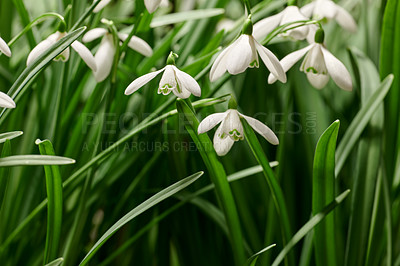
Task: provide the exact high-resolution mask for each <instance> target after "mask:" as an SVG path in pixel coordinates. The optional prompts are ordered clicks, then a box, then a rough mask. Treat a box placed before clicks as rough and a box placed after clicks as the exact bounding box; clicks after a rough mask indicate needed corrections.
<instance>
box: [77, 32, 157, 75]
mask: <svg viewBox="0 0 400 266" xmlns="http://www.w3.org/2000/svg"><path fill="white" fill-rule="evenodd" d="M100 37H102V40H101V43H100V46H99V49H98V50H97V52H96V54H95V56H94V60H95V62H96V65H97V71H93V74H94V77H95V79H96V81H97V82H101V81H103V80H105V79H106V78H107V77H108V75H109V74H110V72H111V68H112V65H113V61H114V56H115V52H116V50H117V49H116V47H115V44H114V40H113V36H112V34H110V33H109V32H108V30H107V29H103V28H94V29H92V30H90V31H88V32H87V33H86V34H85V35H84V36H83V38H82V41H83V42H91V41H93V40H95V39H98V38H100ZM118 37H119V38H120V40H121V41H125V40H126V38H128V34H125V33H118ZM128 47H130V48H131V49H132V50H135V51H137V52H139V53H140V54H142V55H144V56H151V55H152V54H153V50H152V49H151V47H150V45H148V44H147V43H146V42H145V41H144V40H142V39H140V38H139V37H136V36H132V38H131V39H130V40H129V42H128Z"/></svg>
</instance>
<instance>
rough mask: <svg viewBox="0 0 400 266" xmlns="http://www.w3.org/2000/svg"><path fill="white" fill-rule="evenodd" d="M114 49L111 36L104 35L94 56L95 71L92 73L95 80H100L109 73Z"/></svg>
mask: <svg viewBox="0 0 400 266" xmlns="http://www.w3.org/2000/svg"><path fill="white" fill-rule="evenodd" d="M115 50H116V49H115V47H114V43H113V39H112V36H111V35H109V34H107V35H105V36H104V37H103V39H102V40H101V43H100V46H99V49H98V50H97V52H96V55H95V56H94V60H95V61H96V66H97V71H95V72H93V74H94V78H95V79H96V81H97V82H102V81H103V80H105V79H106V78H107V77H108V75H109V74H110V72H111V68H112V65H113V62H114V55H115Z"/></svg>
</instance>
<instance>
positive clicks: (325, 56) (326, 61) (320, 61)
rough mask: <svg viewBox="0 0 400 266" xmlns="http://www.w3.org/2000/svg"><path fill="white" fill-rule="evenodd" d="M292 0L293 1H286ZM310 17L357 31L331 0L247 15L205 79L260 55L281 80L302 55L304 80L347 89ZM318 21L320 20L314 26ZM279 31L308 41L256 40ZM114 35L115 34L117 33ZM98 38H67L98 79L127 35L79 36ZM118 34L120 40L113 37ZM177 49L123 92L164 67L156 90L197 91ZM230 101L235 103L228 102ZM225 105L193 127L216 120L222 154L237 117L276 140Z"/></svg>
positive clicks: (237, 136) (255, 62)
mask: <svg viewBox="0 0 400 266" xmlns="http://www.w3.org/2000/svg"><path fill="white" fill-rule="evenodd" d="M291 2H293V1H291ZM109 3H110V0H102V1H100V2H99V3H98V5H97V6H96V8H95V9H94V12H99V11H100V10H102V9H103V8H104V7H105V6H106V5H108V4H109ZM144 3H145V6H146V8H147V10H148V12H149V13H152V12H154V11H155V10H156V9H157V8H158V7H159V6H160V4H162V0H144ZM310 19H315V20H322V19H335V20H336V21H337V22H338V24H339V25H341V26H343V27H344V28H345V29H347V30H349V31H352V32H354V31H356V29H357V25H356V23H355V21H354V19H353V18H352V17H351V15H350V14H349V13H348V12H347V11H346V10H345V9H343V8H342V7H340V6H338V5H336V4H335V3H334V2H333V1H331V0H315V1H313V2H311V3H310V4H307V5H305V6H304V7H302V8H299V7H297V6H295V5H289V6H287V7H286V8H285V9H284V10H283V11H282V12H280V13H278V14H276V15H273V16H271V17H268V18H265V19H262V20H260V21H259V22H257V23H256V24H254V27H253V23H252V21H251V16H249V17H248V19H247V20H246V21H245V23H244V25H243V28H242V33H241V34H240V36H239V37H238V38H237V39H236V40H235V41H233V42H232V43H231V44H230V45H229V46H228V47H226V48H225V49H224V50H222V51H221V52H220V54H219V55H218V56H217V57H216V59H215V61H214V63H213V65H212V67H211V70H210V76H209V77H210V81H215V80H217V79H218V78H220V77H221V76H222V75H224V73H225V72H229V73H230V74H232V75H237V74H240V73H243V72H244V71H246V69H247V68H249V67H250V68H254V67H256V68H258V67H259V57H261V60H262V61H263V62H264V64H265V66H266V67H267V69H268V70H269V71H270V74H269V77H268V83H270V84H271V83H273V82H275V81H277V80H279V81H281V82H283V83H285V82H286V80H287V78H286V72H287V71H288V70H289V69H290V68H291V67H292V66H293V65H294V64H295V63H296V62H297V61H299V60H300V59H301V58H302V57H303V56H304V57H305V58H304V61H303V63H302V64H301V66H300V70H301V71H302V72H304V73H306V75H307V78H308V80H309V82H310V83H311V84H312V85H313V86H314V87H315V88H318V89H321V88H323V87H324V86H325V85H326V84H327V83H328V81H329V77H332V79H333V81H334V82H335V83H336V84H337V85H338V86H339V87H340V88H342V89H344V90H351V89H352V81H351V76H350V74H349V72H348V71H347V69H346V67H345V66H344V65H343V63H341V62H340V61H339V60H338V59H337V58H336V57H335V56H333V55H332V54H331V53H330V52H329V51H328V50H327V49H326V48H325V45H324V31H323V30H322V28H321V25H320V22H319V21H318V22H316V21H311V20H310ZM317 24H318V25H319V26H317ZM277 27H281V28H280V31H278V33H279V35H280V36H282V37H284V38H287V37H288V38H290V39H292V40H305V39H306V40H307V41H308V42H309V43H310V44H309V45H308V46H307V47H305V48H302V49H300V50H298V51H295V52H292V53H290V54H288V55H287V56H285V57H284V58H283V59H282V60H281V61H279V59H278V58H277V57H276V56H275V55H274V54H273V53H272V52H271V51H270V50H269V49H267V48H266V47H265V46H263V45H262V44H261V43H262V41H263V40H264V39H266V38H267V37H271V36H270V34H272V32H273V31H274V30H275V29H276V28H277ZM65 28H66V25H65V22H64V21H62V23H60V26H59V28H58V30H57V31H56V32H55V33H53V34H51V35H50V36H49V37H47V38H46V39H45V40H43V41H42V42H40V43H39V44H38V45H37V46H36V47H35V48H34V49H33V50H32V51H31V52H30V54H29V55H28V58H27V65H28V66H29V65H31V64H33V63H34V62H35V60H37V58H38V57H39V56H40V55H41V54H42V53H43V52H44V51H46V50H48V49H49V48H50V46H52V45H53V44H54V43H56V42H57V41H58V40H60V39H61V38H62V37H64V36H65V35H66V34H67V33H66V31H65ZM116 35H117V37H116ZM100 37H101V38H102V40H101V43H100V45H99V47H98V49H97V52H96V53H95V55H94V56H93V55H92V53H91V51H90V50H89V49H88V48H86V46H84V45H83V44H82V43H80V42H79V41H74V42H73V43H72V44H71V47H72V49H74V50H75V51H76V52H77V53H78V54H79V55H80V57H81V58H82V59H83V60H84V62H85V63H86V64H87V65H88V66H89V68H91V69H92V71H93V74H94V77H95V79H96V81H97V82H101V81H103V80H105V79H106V78H107V77H108V76H109V74H110V72H111V69H112V66H113V63H114V57H115V54H116V51H117V45H119V44H120V41H122V42H124V41H126V40H127V38H128V37H129V35H128V34H125V33H115V31H114V34H112V33H110V32H109V30H107V29H104V28H94V29H91V30H89V31H88V32H87V33H86V34H85V35H84V36H83V38H82V40H83V42H85V43H86V42H91V41H94V40H95V39H98V38H100ZM116 38H118V39H119V40H120V41H119V40H115V39H116ZM127 44H128V46H129V47H130V48H131V49H133V50H135V51H137V52H139V53H140V54H142V55H144V56H151V55H152V54H153V50H152V48H151V47H150V45H149V44H147V43H146V42H145V41H144V40H142V39H140V38H139V37H136V36H132V37H131V38H130V40H129V41H128V43H127ZM0 51H1V52H2V53H3V54H5V55H6V56H11V50H10V48H9V47H8V45H7V44H6V42H5V41H4V40H3V39H1V38H0ZM69 53H70V50H69V48H67V49H66V50H64V51H63V52H62V53H61V54H60V55H58V56H57V57H56V58H55V59H54V60H62V61H67V60H68V58H69ZM177 57H178V55H176V54H174V53H173V52H171V53H170V55H169V56H168V59H167V64H166V66H165V67H164V68H162V69H160V70H158V71H154V72H151V73H148V74H146V75H143V76H141V77H139V78H137V79H135V80H134V81H132V82H131V83H130V84H129V86H128V87H127V88H126V90H125V94H126V95H129V94H132V93H134V92H136V91H137V90H138V89H140V88H141V87H143V86H144V85H145V84H147V83H148V82H150V81H151V80H152V79H154V78H155V77H156V76H157V75H158V74H160V73H161V72H163V75H162V77H161V80H160V83H159V86H158V91H157V92H158V94H163V95H168V94H170V93H171V92H172V93H173V94H175V95H176V96H177V97H179V98H183V99H185V98H188V97H190V95H191V94H193V95H195V96H197V97H200V96H201V88H200V86H199V84H198V83H197V81H196V80H195V79H194V78H193V77H191V76H190V75H189V74H187V73H185V72H183V71H181V70H179V69H178V68H177V67H176V66H175V59H176V58H177ZM0 106H1V107H6V108H14V107H15V103H14V101H13V100H12V99H11V98H10V97H9V96H8V95H7V94H4V93H0ZM232 106H234V107H232ZM232 106H231V105H230V106H229V109H228V110H227V111H226V112H224V113H216V114H212V115H210V116H208V117H206V118H205V119H204V120H203V121H202V122H201V123H200V125H199V127H198V133H199V134H201V133H204V132H206V131H209V130H210V129H211V128H213V127H214V126H216V125H217V124H219V123H221V125H220V126H219V127H218V129H217V131H216V132H215V135H214V148H215V150H216V152H217V154H218V155H220V156H222V155H225V154H226V153H227V152H228V151H229V150H230V149H231V147H232V145H233V143H234V142H235V141H238V140H242V139H243V138H244V135H243V125H242V122H241V118H243V119H244V120H246V121H247V123H249V125H250V126H251V127H252V128H253V129H254V130H255V131H256V132H258V133H259V134H261V135H262V136H263V137H264V138H265V139H266V140H267V141H269V142H270V143H271V144H274V145H277V144H278V143H279V141H278V138H277V136H276V135H275V134H274V132H273V131H272V130H271V129H270V128H268V127H267V126H266V125H264V124H263V123H261V122H260V121H258V120H256V119H254V118H251V117H248V116H245V115H243V114H241V113H239V112H238V111H237V110H236V104H234V105H232Z"/></svg>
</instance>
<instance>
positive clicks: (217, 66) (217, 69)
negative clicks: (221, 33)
mask: <svg viewBox="0 0 400 266" xmlns="http://www.w3.org/2000/svg"><path fill="white" fill-rule="evenodd" d="M229 48H230V46H228V47H227V48H225V49H224V50H223V51H222V52H221V53H220V54H219V55H218V56H217V58H216V59H215V61H214V64H213V65H212V67H211V70H210V81H211V82H213V81H216V80H217V79H219V78H220V77H221V76H222V75H223V74H224V73H225V71H226V59H227V55H228V51H229Z"/></svg>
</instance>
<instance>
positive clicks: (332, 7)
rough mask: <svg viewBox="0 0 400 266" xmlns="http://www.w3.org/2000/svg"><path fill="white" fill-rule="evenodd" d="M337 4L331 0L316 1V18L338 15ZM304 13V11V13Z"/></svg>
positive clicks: (331, 17)
mask: <svg viewBox="0 0 400 266" xmlns="http://www.w3.org/2000/svg"><path fill="white" fill-rule="evenodd" d="M336 7H337V5H336V4H335V3H334V2H332V1H331V0H319V1H316V3H315V8H314V14H313V15H314V16H313V18H314V19H322V18H328V19H333V18H334V17H335V16H336V12H337V8H336ZM303 14H304V13H303Z"/></svg>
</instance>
